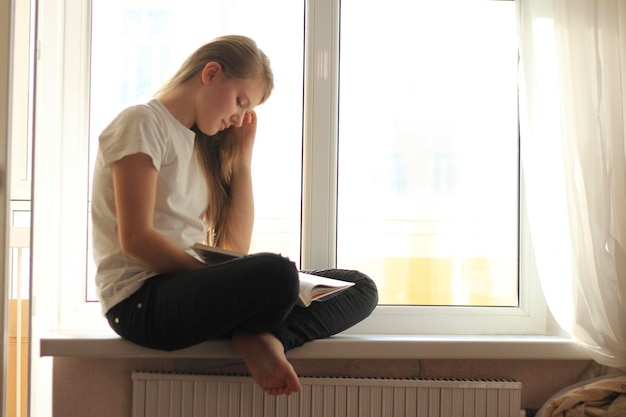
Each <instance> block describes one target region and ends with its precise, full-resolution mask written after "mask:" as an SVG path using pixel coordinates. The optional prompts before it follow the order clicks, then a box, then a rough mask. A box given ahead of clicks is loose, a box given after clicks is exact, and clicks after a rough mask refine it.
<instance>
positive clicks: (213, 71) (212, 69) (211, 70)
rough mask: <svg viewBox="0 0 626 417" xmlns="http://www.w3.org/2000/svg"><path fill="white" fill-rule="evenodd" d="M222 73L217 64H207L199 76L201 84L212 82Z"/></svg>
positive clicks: (220, 67)
mask: <svg viewBox="0 0 626 417" xmlns="http://www.w3.org/2000/svg"><path fill="white" fill-rule="evenodd" d="M221 72H222V66H221V65H220V64H219V63H217V62H213V61H212V62H208V63H207V64H206V65H205V66H204V68H202V72H201V74H200V78H201V80H202V83H203V84H209V83H211V81H214V80H215V79H216V78H217V77H218V76H219V75H220V74H221Z"/></svg>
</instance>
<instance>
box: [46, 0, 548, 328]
mask: <svg viewBox="0 0 626 417" xmlns="http://www.w3.org/2000/svg"><path fill="white" fill-rule="evenodd" d="M39 7H40V9H39V12H38V13H39V27H38V39H39V43H38V45H39V49H40V54H39V60H38V63H37V65H38V67H39V68H40V70H39V71H37V75H36V85H37V88H36V103H37V107H36V131H35V137H36V142H35V188H34V190H35V191H34V194H35V196H34V202H35V207H34V213H33V227H34V230H33V232H34V233H33V255H34V259H33V277H34V287H33V292H34V296H35V297H36V299H37V311H36V314H37V318H38V319H39V320H41V321H42V322H44V323H46V324H44V326H45V327H44V328H47V329H51V330H55V331H63V332H69V331H83V332H84V331H110V329H109V328H108V325H107V323H106V321H105V320H104V319H103V317H102V316H101V314H100V306H99V304H97V303H87V302H85V293H86V282H85V281H86V280H85V279H84V277H85V271H86V263H85V260H84V259H82V258H81V255H83V254H84V253H85V243H86V242H88V243H90V242H89V238H88V236H87V221H86V216H87V215H88V213H87V200H88V195H87V188H88V187H87V184H86V183H85V181H86V180H85V178H86V172H87V164H88V162H87V161H88V140H87V138H88V120H89V99H88V93H89V71H88V69H89V45H90V42H89V36H90V35H89V29H90V27H89V22H90V1H88V0H47V1H46V2H40V5H39ZM339 15H340V0H309V1H307V3H306V23H305V24H306V29H305V51H307V50H308V51H309V53H305V58H304V59H305V74H304V87H305V94H304V96H305V103H304V121H303V124H304V129H303V140H304V143H303V185H302V187H303V188H302V258H301V265H302V267H303V268H316V267H328V266H333V265H336V234H337V227H336V218H337V216H336V213H337V207H336V206H337V198H336V196H337V143H338V138H337V134H338V91H339V90H338V78H339V64H338V63H339ZM60 57H61V58H62V59H60ZM76 161H80V163H77V162H76ZM521 195H522V202H523V187H521ZM520 213H521V222H520V224H521V226H520V230H521V232H520V234H521V239H520V240H521V245H520V248H521V249H520V265H521V267H520V273H521V279H520V293H519V300H520V305H519V307H430V306H379V307H378V308H377V309H376V310H375V312H374V313H373V314H372V316H371V317H370V318H368V319H367V320H365V321H364V322H362V323H360V324H358V325H357V326H355V327H353V328H352V329H350V330H349V331H348V332H347V333H367V334H429V335H452V334H455V335H547V334H555V333H558V331H555V330H554V329H553V326H552V322H551V319H550V316H549V313H548V310H547V306H546V304H545V301H544V298H543V294H542V290H541V286H540V283H539V280H538V277H537V274H536V272H535V269H534V260H533V258H532V247H531V245H530V239H529V236H528V229H527V225H526V222H525V212H524V210H523V204H522V209H521V210H520ZM83 219H84V220H85V221H83Z"/></svg>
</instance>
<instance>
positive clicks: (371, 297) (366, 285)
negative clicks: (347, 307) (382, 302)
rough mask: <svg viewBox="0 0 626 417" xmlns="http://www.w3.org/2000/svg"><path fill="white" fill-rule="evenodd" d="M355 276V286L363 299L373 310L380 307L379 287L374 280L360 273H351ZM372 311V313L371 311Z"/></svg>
mask: <svg viewBox="0 0 626 417" xmlns="http://www.w3.org/2000/svg"><path fill="white" fill-rule="evenodd" d="M350 272H351V274H352V275H353V276H354V278H353V280H354V284H355V287H356V289H357V290H358V291H359V293H360V294H361V297H362V299H363V301H364V303H366V304H367V305H368V306H369V308H370V309H371V310H374V308H376V306H377V305H378V287H377V286H376V283H375V282H374V280H373V279H371V278H370V277H369V276H367V275H365V274H364V273H362V272H359V271H350ZM371 310H370V311H371Z"/></svg>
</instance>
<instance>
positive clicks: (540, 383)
mask: <svg viewBox="0 0 626 417" xmlns="http://www.w3.org/2000/svg"><path fill="white" fill-rule="evenodd" d="M292 363H293V365H294V367H295V368H296V371H297V372H298V373H299V374H300V375H303V376H354V377H448V378H511V379H515V380H518V381H521V382H522V383H523V390H522V407H523V408H525V409H538V408H540V407H541V405H542V404H543V403H544V402H545V401H546V400H547V399H548V398H550V397H551V396H552V395H553V394H555V393H556V392H558V391H559V390H561V389H562V388H564V387H566V386H568V385H571V384H573V383H574V382H576V381H578V379H579V378H580V377H581V375H583V374H585V371H586V370H587V369H588V367H589V366H590V364H591V362H589V361H585V360H580V361H578V360H571V361H570V360H568V361H565V360H563V361H560V360H391V361H390V360H343V359H337V360H335V359H332V360H327V359H325V360H314V359H307V360H304V359H301V360H293V361H292ZM134 370H151V371H155V370H158V371H178V372H216V373H244V372H245V367H244V366H243V365H242V364H241V363H239V362H238V361H236V360H229V361H224V360H205V359H203V360H194V359H174V360H173V359H166V360H157V359H102V358H100V359H90V358H76V357H57V358H55V359H54V377H53V386H54V388H53V390H54V392H53V416H54V417H110V416H116V417H130V416H131V412H130V410H131V393H132V383H131V378H130V376H131V372H132V371H134Z"/></svg>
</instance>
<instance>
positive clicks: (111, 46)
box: [88, 0, 304, 299]
mask: <svg viewBox="0 0 626 417" xmlns="http://www.w3.org/2000/svg"><path fill="white" fill-rule="evenodd" d="M277 10H280V14H278V13H276V11H277ZM92 21H93V23H92V62H91V120H90V123H91V124H90V158H91V164H90V170H92V169H93V168H92V167H93V163H94V160H95V156H96V149H97V140H98V135H99V134H100V132H102V130H103V129H104V127H106V125H107V124H108V123H109V122H110V121H111V120H112V119H113V118H114V117H115V116H116V115H117V114H118V113H119V112H120V110H122V109H123V108H125V107H127V106H129V105H132V104H135V103H143V102H146V101H147V100H149V99H150V98H151V96H152V94H154V93H155V92H156V90H157V89H158V88H159V87H160V86H161V84H162V83H164V82H165V81H166V80H167V79H168V78H169V77H170V76H172V75H173V74H174V72H175V71H176V70H177V69H178V67H179V66H180V65H181V64H182V62H183V61H184V59H185V58H187V56H188V55H189V54H190V53H192V52H193V51H194V50H195V49H197V47H199V46H200V45H201V44H203V43H204V42H206V41H208V40H210V39H212V38H214V37H216V36H219V35H222V34H241V35H247V36H250V37H251V38H253V39H254V40H255V41H256V42H257V43H258V45H259V46H260V47H261V49H263V50H264V52H265V53H266V54H267V55H268V56H269V58H270V61H271V63H272V69H273V71H274V78H275V89H274V92H273V94H272V96H271V97H270V99H269V101H267V102H266V103H265V104H263V105H262V106H260V107H259V108H258V109H257V114H258V118H259V119H258V120H259V126H258V129H257V138H256V142H255V149H254V160H253V177H254V188H255V212H256V220H255V229H254V234H253V239H252V240H253V242H252V248H251V251H261V250H266V251H273V252H280V253H282V254H284V255H285V256H289V257H290V258H291V259H292V260H294V261H296V262H297V261H298V260H299V254H300V183H301V180H300V178H301V176H300V173H301V154H302V140H301V137H302V102H303V98H302V91H303V88H302V84H303V45H304V27H303V22H304V2H303V1H294V0H270V1H264V2H260V1H258V0H223V1H222V0H205V1H199V0H180V1H176V2H169V1H156V0H148V1H145V0H142V1H138V0H131V1H128V0H94V1H93V17H92ZM90 172H91V171H90ZM90 194H91V193H90ZM88 256H89V257H90V256H91V254H88ZM89 261H90V258H89ZM88 269H89V270H92V269H93V265H89V266H88ZM91 281H93V278H92V276H90V277H88V282H91ZM93 291H94V290H93V288H91V287H89V289H88V293H89V294H88V298H89V299H95V297H94V295H93Z"/></svg>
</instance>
